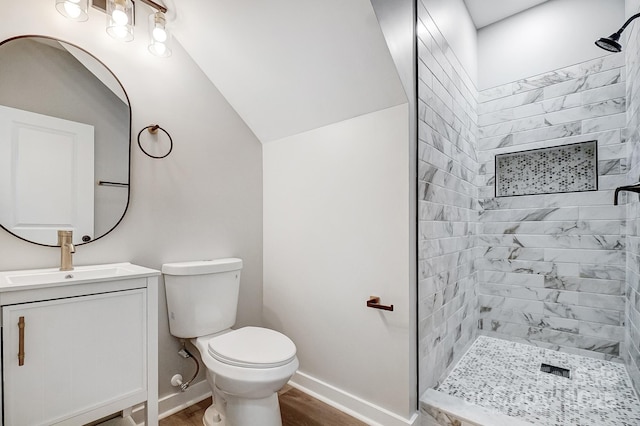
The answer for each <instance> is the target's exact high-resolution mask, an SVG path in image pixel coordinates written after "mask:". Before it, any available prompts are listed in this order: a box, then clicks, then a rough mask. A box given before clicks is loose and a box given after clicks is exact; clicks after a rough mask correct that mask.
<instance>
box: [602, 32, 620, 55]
mask: <svg viewBox="0 0 640 426" xmlns="http://www.w3.org/2000/svg"><path fill="white" fill-rule="evenodd" d="M618 40H620V34H619V33H613V34H611V35H610V36H609V37H602V38H601V39H599V40H597V41H596V46H598V47H600V48H601V49H604V50H608V51H609V52H622V46H621V45H620V43H618Z"/></svg>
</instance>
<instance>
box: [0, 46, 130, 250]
mask: <svg viewBox="0 0 640 426" xmlns="http://www.w3.org/2000/svg"><path fill="white" fill-rule="evenodd" d="M0 70H2V71H1V73H0V225H1V226H2V227H3V228H4V229H5V230H7V231H8V232H10V233H11V234H13V235H15V236H16V237H18V238H21V239H23V240H26V241H29V242H32V243H35V244H40V245H45V246H57V245H58V240H57V230H59V229H64V230H72V231H73V233H74V241H73V243H74V244H76V245H80V244H84V243H88V242H91V241H95V240H97V239H98V238H101V237H103V236H104V235H106V234H108V233H109V232H110V231H111V230H113V229H114V228H115V227H116V226H117V225H118V224H119V223H120V221H121V220H122V218H123V217H124V214H125V212H126V211H127V207H128V205H129V194H130V191H129V176H130V151H131V106H130V103H129V98H128V96H127V93H126V92H125V90H124V87H123V86H122V84H121V83H120V81H119V80H118V79H117V77H116V76H115V75H114V74H113V73H112V72H111V71H110V70H109V69H108V68H107V67H106V66H105V65H104V64H103V63H102V62H101V61H100V60H98V59H97V58H96V57H95V56H93V55H92V54H90V53H89V52H87V51H85V50H84V49H82V48H79V47H78V46H75V45H73V44H70V43H67V42H64V41H61V40H57V39H54V38H51V37H45V36H20V37H14V38H11V39H8V40H5V41H3V42H2V43H0Z"/></svg>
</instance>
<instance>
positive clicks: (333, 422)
mask: <svg viewBox="0 0 640 426" xmlns="http://www.w3.org/2000/svg"><path fill="white" fill-rule="evenodd" d="M278 398H279V400H280V412H281V413H282V426H366V423H363V422H361V421H359V420H357V419H354V418H353V417H351V416H349V415H347V414H345V413H343V412H342V411H339V410H336V409H335V408H333V407H331V406H330V405H327V404H325V403H324V402H321V401H318V400H317V399H315V398H312V397H310V396H309V395H307V394H306V393H304V392H301V391H299V390H298V389H295V388H292V387H291V386H286V387H285V388H284V389H283V390H281V391H280V394H279V396H278ZM209 405H211V399H210V398H207V399H205V400H204V401H202V402H199V403H198V404H195V405H192V406H191V407H189V408H186V409H184V410H182V411H180V412H179V413H176V414H174V415H173V416H170V417H167V418H166V419H163V420H160V426H202V415H203V414H204V411H205V410H206V409H207V407H209ZM251 426H259V425H251Z"/></svg>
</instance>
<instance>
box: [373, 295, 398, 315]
mask: <svg viewBox="0 0 640 426" xmlns="http://www.w3.org/2000/svg"><path fill="white" fill-rule="evenodd" d="M367 307H368V308H374V309H382V310H383V311H393V305H381V304H380V298H379V297H378V296H371V297H369V300H367Z"/></svg>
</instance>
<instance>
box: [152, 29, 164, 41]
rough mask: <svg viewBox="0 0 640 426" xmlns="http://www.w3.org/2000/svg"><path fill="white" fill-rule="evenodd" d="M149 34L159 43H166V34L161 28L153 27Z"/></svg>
mask: <svg viewBox="0 0 640 426" xmlns="http://www.w3.org/2000/svg"><path fill="white" fill-rule="evenodd" d="M151 34H152V35H153V39H154V40H155V41H157V42H159V43H164V42H165V41H167V32H166V31H165V29H164V28H162V27H158V26H157V27H155V28H154V29H153V31H152V32H151Z"/></svg>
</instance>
